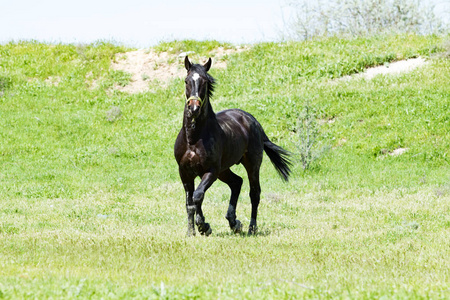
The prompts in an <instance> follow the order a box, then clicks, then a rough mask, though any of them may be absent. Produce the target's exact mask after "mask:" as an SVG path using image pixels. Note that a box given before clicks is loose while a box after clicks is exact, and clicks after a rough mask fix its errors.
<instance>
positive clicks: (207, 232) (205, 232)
mask: <svg viewBox="0 0 450 300" xmlns="http://www.w3.org/2000/svg"><path fill="white" fill-rule="evenodd" d="M199 231H200V234H201V235H206V236H209V235H210V234H211V232H212V229H211V226H209V223H204V224H203V225H202V226H201V227H199Z"/></svg>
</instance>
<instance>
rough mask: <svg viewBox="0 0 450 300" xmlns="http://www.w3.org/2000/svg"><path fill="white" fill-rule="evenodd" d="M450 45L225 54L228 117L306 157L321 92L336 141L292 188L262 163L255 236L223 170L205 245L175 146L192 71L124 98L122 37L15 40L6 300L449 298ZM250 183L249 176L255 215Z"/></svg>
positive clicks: (6, 175) (5, 66)
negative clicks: (189, 224) (75, 41)
mask: <svg viewBox="0 0 450 300" xmlns="http://www.w3.org/2000/svg"><path fill="white" fill-rule="evenodd" d="M448 40H449V37H448V36H447V37H437V36H416V35H403V36H388V37H378V38H358V39H351V40H350V39H349V40H341V39H334V38H332V39H326V40H319V41H310V42H295V43H293V42H287V43H261V44H256V45H253V46H252V47H250V49H249V50H247V51H244V52H241V53H236V54H234V55H229V56H227V57H226V58H225V60H226V62H227V68H226V69H217V68H214V64H213V67H212V69H211V71H210V73H211V74H212V75H213V76H214V77H215V78H216V79H217V82H218V84H217V88H216V92H215V95H214V98H213V100H212V105H213V107H214V109H215V111H219V110H222V109H226V108H241V109H243V110H246V111H248V112H250V113H252V114H253V115H254V116H255V117H256V118H257V119H258V120H259V121H260V123H261V124H262V125H263V127H264V129H265V131H266V133H267V134H268V136H269V137H271V139H272V140H273V141H274V142H276V143H277V144H279V145H281V146H283V147H285V148H286V149H288V150H290V151H292V152H294V153H295V157H294V158H295V159H296V161H298V159H299V156H298V154H297V152H298V146H299V136H298V132H299V130H298V118H299V115H300V113H301V111H302V110H303V108H304V106H305V104H306V103H309V106H310V107H311V108H312V109H314V110H315V111H316V112H317V121H318V123H319V124H321V127H320V131H321V136H320V141H321V142H322V143H323V144H327V145H329V146H330V150H329V151H328V152H326V153H325V154H323V156H322V157H321V159H320V160H319V161H317V162H316V163H314V164H313V165H312V168H311V169H310V170H308V171H303V169H302V167H301V164H300V163H298V162H297V163H296V164H295V166H294V168H293V176H292V179H291V180H290V182H289V183H288V184H284V183H283V182H282V181H281V180H280V179H279V178H278V177H277V174H276V172H275V170H274V169H273V167H272V165H271V164H270V163H268V159H267V158H265V161H264V163H263V166H262V176H261V186H262V204H261V209H260V217H259V227H260V228H259V229H260V233H259V234H258V235H257V236H255V237H246V236H244V235H237V236H236V235H232V234H231V233H230V231H229V229H228V225H227V222H226V220H225V218H224V215H225V213H226V208H227V205H228V197H229V191H228V189H227V187H226V186H225V185H224V184H222V183H220V182H216V183H215V184H214V185H213V186H212V188H211V189H210V190H209V191H208V192H207V195H206V198H205V202H204V212H205V217H206V219H207V221H208V222H210V223H211V226H212V229H213V234H212V235H211V236H210V237H209V238H204V237H199V236H197V237H196V238H193V239H186V238H185V236H184V234H185V231H186V224H185V223H186V216H185V208H184V191H183V188H182V185H181V181H180V180H179V178H178V170H177V165H176V162H175V160H174V158H173V143H174V141H175V137H176V135H177V133H178V131H179V129H180V127H181V121H182V111H183V105H184V98H183V91H184V81H183V80H182V79H174V80H173V81H172V82H171V83H170V84H169V85H168V87H163V86H158V84H157V82H150V83H149V84H152V85H153V86H152V91H151V92H146V93H139V94H127V93H124V92H120V91H118V90H117V89H116V88H115V87H116V86H118V85H122V86H123V85H126V84H127V83H128V82H129V80H130V77H131V76H130V74H127V73H126V72H123V71H117V70H113V69H112V68H111V62H112V61H113V60H114V59H115V54H117V53H121V52H125V51H127V50H130V49H126V48H125V47H119V46H114V45H110V44H107V43H96V44H93V45H78V46H75V45H61V44H58V45H47V44H41V43H38V42H18V43H9V44H4V45H0V128H1V130H0V166H1V169H0V203H1V205H0V298H6V299H12V298H20V297H22V298H34V297H37V298H50V297H53V298H75V297H81V298H101V297H106V298H131V297H136V298H142V297H149V298H169V299H174V298H252V299H255V298H258V299H259V298H267V299H272V298H305V297H311V298H327V297H329V298H336V297H338V298H340V297H342V298H350V297H354V298H380V297H382V296H387V297H389V298H447V297H449V296H450V291H449V289H448V286H449V278H450V274H449V270H450V265H449V262H448V256H449V254H450V253H449V249H450V248H449V246H450V240H449V238H448V234H449V228H450V218H449V215H450V205H449V203H450V202H449V200H450V150H449V149H450V85H449V84H448V83H449V78H450V60H449V56H448V53H449V43H448ZM218 47H225V48H227V47H231V45H227V44H222V43H218V42H214V41H206V42H195V41H176V42H170V43H161V44H160V45H158V46H157V47H155V50H156V51H169V52H170V53H171V54H172V55H173V60H172V62H173V63H179V64H180V68H182V67H183V66H182V58H180V57H178V54H179V53H181V52H185V51H195V54H191V55H190V57H191V59H192V60H193V61H199V60H200V59H204V58H206V57H207V56H209V55H212V53H213V52H214V50H215V49H217V48H218ZM418 56H421V57H425V58H426V59H427V61H428V63H427V64H426V66H424V67H422V68H419V69H416V70H414V71H412V72H409V73H404V74H402V75H395V76H377V77H375V78H374V79H372V80H365V79H357V78H354V79H349V80H339V78H341V77H343V76H346V75H351V74H354V73H359V72H362V71H363V70H364V69H365V68H367V67H371V66H376V65H383V64H389V63H390V62H393V61H396V60H401V59H407V58H413V57H418ZM399 148H404V149H407V151H406V152H405V153H403V154H401V155H398V156H393V155H389V153H392V151H394V150H395V149H399ZM235 171H236V173H238V174H240V175H242V176H244V177H245V171H244V170H243V168H242V167H241V166H236V168H235ZM245 181H246V179H244V182H245ZM247 194H248V185H247V182H245V183H244V186H243V190H242V194H241V197H240V201H239V204H238V209H237V215H238V218H240V219H241V220H242V221H243V223H244V226H248V223H249V217H250V204H249V199H248V195H247Z"/></svg>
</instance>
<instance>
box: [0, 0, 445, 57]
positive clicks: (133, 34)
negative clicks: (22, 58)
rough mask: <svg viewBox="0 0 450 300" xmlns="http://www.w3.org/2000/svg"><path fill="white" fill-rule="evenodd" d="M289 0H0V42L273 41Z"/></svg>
mask: <svg viewBox="0 0 450 300" xmlns="http://www.w3.org/2000/svg"><path fill="white" fill-rule="evenodd" d="M289 1H291V2H292V1H293V0H220V1H219V0H209V1H208V0H120V1H119V0H71V1H67V0H0V43H5V42H9V41H19V40H38V41H42V42H50V43H60V42H61V43H74V44H77V43H92V42H95V41H98V40H103V41H105V40H106V41H111V42H116V43H119V44H122V45H126V46H131V47H137V48H144V47H150V46H154V45H156V44H158V43H159V42H161V41H171V40H175V39H177V40H180V39H195V40H205V39H210V40H218V41H221V42H230V43H233V44H248V43H255V42H261V41H278V40H280V39H281V37H282V32H283V28H285V24H286V20H289V19H290V16H291V14H292V12H293V8H292V6H288V5H287V3H289ZM323 1H326V0H323ZM423 1H432V2H435V3H436V4H437V9H436V11H437V12H439V11H442V8H443V7H444V6H445V7H447V8H450V0H423ZM447 16H450V13H447ZM449 19H450V17H449Z"/></svg>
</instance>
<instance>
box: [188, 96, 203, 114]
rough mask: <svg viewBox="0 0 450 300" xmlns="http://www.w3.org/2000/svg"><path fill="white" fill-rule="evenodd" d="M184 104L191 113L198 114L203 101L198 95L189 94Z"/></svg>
mask: <svg viewBox="0 0 450 300" xmlns="http://www.w3.org/2000/svg"><path fill="white" fill-rule="evenodd" d="M186 105H187V108H188V110H189V112H190V113H191V115H198V113H199V112H200V109H201V108H202V105H203V101H202V99H201V98H200V97H195V96H191V97H189V98H188V99H187V100H186Z"/></svg>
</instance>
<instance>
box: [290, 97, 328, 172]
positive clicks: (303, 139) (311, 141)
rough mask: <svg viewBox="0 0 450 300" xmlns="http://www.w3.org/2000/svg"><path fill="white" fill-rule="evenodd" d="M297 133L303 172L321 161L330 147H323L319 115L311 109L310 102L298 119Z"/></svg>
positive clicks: (307, 102) (306, 104)
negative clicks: (318, 120)
mask: <svg viewBox="0 0 450 300" xmlns="http://www.w3.org/2000/svg"><path fill="white" fill-rule="evenodd" d="M297 133H298V139H299V143H298V145H297V147H298V151H299V155H300V161H301V163H302V167H303V170H307V169H309V168H310V166H311V165H312V164H313V163H314V162H315V161H317V160H318V159H320V158H321V157H322V156H323V155H324V154H325V152H327V151H328V150H329V149H330V147H329V146H328V145H323V144H322V142H321V139H322V136H321V133H320V125H319V123H318V122H317V114H316V111H315V109H314V108H313V107H311V105H310V103H309V100H308V101H306V103H305V105H304V106H303V110H302V111H301V112H300V114H299V117H298V125H297Z"/></svg>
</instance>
